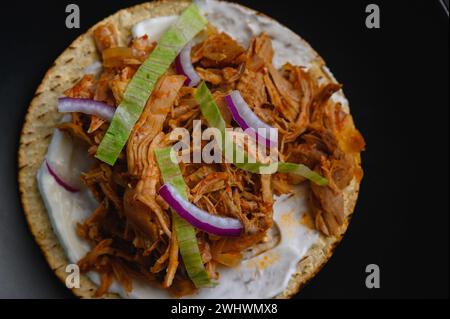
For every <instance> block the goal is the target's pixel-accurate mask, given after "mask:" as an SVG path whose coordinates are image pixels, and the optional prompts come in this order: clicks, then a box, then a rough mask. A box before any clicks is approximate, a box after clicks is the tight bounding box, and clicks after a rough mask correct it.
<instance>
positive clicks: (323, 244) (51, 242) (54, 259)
mask: <svg viewBox="0 0 450 319" xmlns="http://www.w3.org/2000/svg"><path fill="white" fill-rule="evenodd" d="M188 4H189V1H187V0H167V1H157V2H148V3H143V4H140V5H137V6H134V7H131V8H128V9H124V10H121V11H119V12H117V13H115V14H114V15H112V16H110V17H108V18H106V19H104V20H103V21H101V22H99V23H98V24H97V25H95V26H93V27H92V28H91V29H89V30H88V31H87V32H86V33H85V34H83V35H81V36H80V37H78V38H77V39H76V40H75V41H74V42H73V43H72V44H71V45H70V46H69V47H68V48H67V49H66V50H65V51H64V52H63V53H62V54H61V55H60V56H59V57H58V58H57V59H56V61H55V63H54V65H53V66H52V67H51V68H50V69H49V70H48V71H47V73H46V74H45V76H44V79H43V80H42V83H41V84H40V85H39V87H38V89H37V90H36V93H35V96H34V98H33V100H32V102H31V104H30V106H29V109H28V112H27V115H26V117H25V122H24V126H23V129H22V132H21V137H20V146H19V151H18V162H19V172H18V180H19V191H20V196H21V201H22V206H23V210H24V213H25V216H26V219H27V222H28V226H29V229H30V231H31V233H32V235H33V236H34V238H35V240H36V243H37V244H38V245H39V247H40V248H41V250H42V251H43V253H44V256H45V258H46V260H47V262H48V264H49V266H50V267H51V269H52V270H53V271H54V272H55V274H56V276H57V277H58V278H59V279H60V280H61V281H62V282H63V283H64V282H65V278H66V272H65V267H66V265H67V264H68V263H69V261H68V259H67V257H66V255H65V252H64V250H63V248H62V247H61V246H60V244H59V242H58V239H57V237H56V235H55V234H54V232H53V230H52V226H51V223H50V220H49V217H48V215H47V212H46V209H45V207H44V204H43V202H42V200H41V197H40V193H39V191H38V188H37V181H36V173H37V171H38V169H39V166H40V165H41V163H42V161H43V160H44V157H45V154H46V151H47V147H48V144H49V141H50V138H51V135H52V131H53V129H54V127H55V125H56V123H57V122H58V121H59V119H60V114H58V112H57V111H56V101H57V98H58V97H59V96H61V95H62V93H63V91H64V90H65V89H67V88H69V87H70V86H72V85H73V83H75V82H76V81H77V80H78V79H79V78H80V77H81V76H82V74H83V70H84V68H85V67H86V66H88V65H90V64H92V63H93V62H94V61H96V60H98V56H97V53H96V49H95V44H94V42H93V40H92V36H91V35H92V32H93V30H94V28H95V27H97V26H98V25H100V24H102V23H105V22H112V23H114V24H115V25H116V26H117V27H118V29H119V37H120V41H121V42H122V43H125V41H126V40H127V39H128V37H129V36H130V29H131V26H132V25H133V24H134V23H135V22H137V21H140V20H143V19H146V18H150V17H155V16H162V15H172V14H178V13H180V12H181V11H182V10H183V9H184V8H185V7H186V6H187V5H188ZM302 41H303V40H302ZM311 50H312V49H311ZM358 189H359V184H358V183H357V182H356V181H354V182H353V183H352V184H351V185H350V186H349V187H348V188H347V189H346V191H345V198H346V213H347V214H346V215H347V223H346V224H345V225H344V226H343V227H342V232H341V235H340V236H338V237H328V238H324V237H321V239H320V241H319V242H318V243H317V244H315V245H314V246H313V247H312V248H311V249H310V250H309V251H308V253H307V256H306V257H305V258H304V259H303V260H302V261H301V262H300V263H299V265H298V267H297V272H296V273H295V274H294V276H293V277H292V279H291V281H290V283H289V286H288V288H287V289H286V290H285V291H284V292H283V293H282V294H280V295H279V296H277V298H290V297H292V296H293V295H294V294H296V293H297V292H298V291H299V290H300V288H301V287H302V286H304V285H305V284H306V283H307V282H308V281H309V280H310V279H311V278H312V277H314V275H315V274H316V273H317V272H318V271H319V270H320V269H321V268H322V267H323V266H324V264H325V263H326V262H327V261H328V259H329V258H330V257H331V255H332V253H333V251H334V248H335V247H336V246H337V244H338V243H339V242H340V241H341V239H342V236H343V234H344V233H345V231H346V229H347V226H348V222H349V220H350V215H351V213H352V212H353V209H354V206H355V203H356V198H357V196H358ZM96 288H97V287H96V285H95V284H94V283H93V282H92V281H91V280H90V279H88V278H87V277H86V276H85V275H82V276H81V287H80V288H79V289H72V292H73V293H74V294H75V295H76V296H78V297H80V298H93V297H94V293H95V290H96ZM104 298H118V295H116V294H107V295H105V296H104Z"/></svg>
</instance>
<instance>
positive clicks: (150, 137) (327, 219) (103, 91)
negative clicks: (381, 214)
mask: <svg viewBox="0 0 450 319" xmlns="http://www.w3.org/2000/svg"><path fill="white" fill-rule="evenodd" d="M203 36H204V40H203V41H202V42H200V43H198V44H197V45H195V46H194V48H193V49H192V53H191V60H192V63H193V65H194V68H195V70H196V71H197V72H198V74H199V75H200V77H201V78H202V79H203V80H205V81H206V82H207V83H208V85H209V86H210V89H211V91H212V93H213V97H214V99H215V100H216V102H217V104H218V106H219V109H220V111H221V113H222V116H223V117H224V120H225V122H226V125H227V126H228V127H232V126H235V123H234V122H233V119H232V115H231V112H230V111H229V109H228V107H227V105H226V102H225V100H224V96H225V95H226V94H228V93H229V92H230V90H235V89H237V90H239V91H240V93H241V95H242V96H243V98H244V99H245V101H246V102H247V103H248V104H249V106H250V107H251V108H252V110H253V111H254V112H255V114H256V115H257V116H259V117H260V118H261V120H263V121H265V122H266V123H267V124H269V125H271V126H273V127H276V128H277V129H278V130H279V135H280V141H281V143H280V146H279V149H278V154H279V157H280V159H281V160H282V161H289V162H294V163H301V164H304V165H307V166H308V167H310V168H311V169H313V170H315V171H316V172H318V173H320V174H321V175H323V176H324V177H326V178H327V179H328V180H329V184H328V186H326V187H323V186H317V185H315V184H313V183H311V182H308V181H306V180H305V178H303V177H299V176H297V175H293V174H279V173H277V174H274V175H257V174H252V173H249V172H246V171H243V170H240V169H238V168H236V167H235V166H234V165H232V164H189V163H182V164H181V165H180V168H181V171H182V174H183V176H184V179H185V182H186V185H187V194H188V199H189V201H190V202H192V203H194V204H195V205H197V206H198V207H199V208H201V209H203V210H205V211H207V212H209V213H210V214H213V215H218V216H224V217H231V218H236V219H238V220H240V221H241V223H242V225H243V228H244V230H243V233H242V235H241V237H239V238H220V237H216V236H212V235H209V234H207V233H205V232H203V231H201V230H197V242H198V246H199V249H200V254H201V259H202V262H203V264H204V266H205V269H206V271H207V273H208V274H209V276H210V278H212V279H217V278H219V274H218V269H217V266H218V265H221V266H225V267H235V266H237V265H238V264H239V262H240V261H241V259H242V258H243V254H244V251H245V250H246V249H248V248H250V247H253V246H255V245H260V244H261V243H263V242H264V241H265V240H266V239H267V234H268V231H269V230H271V229H272V227H273V216H272V211H273V204H274V195H282V194H289V193H291V192H292V191H293V190H294V187H295V185H298V184H301V183H309V185H310V193H309V198H310V202H311V209H312V212H311V216H312V217H313V220H314V225H315V228H316V229H317V230H318V231H320V232H322V234H324V235H325V236H333V235H334V236H337V235H339V234H340V231H341V228H342V226H343V225H344V224H345V222H346V216H345V207H344V204H345V201H344V195H343V194H344V190H345V189H346V188H347V187H348V185H350V183H351V182H352V180H353V179H355V178H356V179H357V180H360V179H361V178H362V169H361V167H360V153H361V151H363V150H364V147H365V142H364V139H363V137H362V135H361V134H360V133H359V131H358V130H356V128H355V126H354V123H353V119H352V117H351V116H350V115H349V114H348V113H346V112H345V108H344V106H342V105H341V104H340V103H338V102H335V101H334V100H333V95H334V94H335V93H336V92H338V91H339V90H340V89H341V86H340V85H339V84H336V83H335V82H334V81H333V79H332V78H331V77H330V76H328V75H327V72H326V71H324V68H323V66H324V65H323V64H321V63H318V64H317V66H316V65H314V66H309V67H308V68H307V67H306V66H295V65H291V64H289V63H288V64H286V65H284V66H283V67H282V68H281V69H279V70H278V69H276V68H275V67H274V66H273V63H272V60H273V57H274V54H275V52H274V49H273V47H272V40H271V39H270V37H269V36H268V35H267V34H264V33H263V34H261V35H260V36H257V37H255V38H254V39H253V40H252V41H251V44H250V47H249V48H248V49H247V50H245V49H244V48H243V47H242V46H241V45H239V44H238V43H237V42H236V41H235V40H234V39H232V38H231V37H230V36H228V35H227V34H225V33H219V32H217V30H215V29H214V28H212V27H209V28H208V29H207V31H206V32H204V34H203ZM94 40H95V43H96V45H97V48H98V50H99V52H100V53H101V55H102V56H103V57H104V58H105V60H103V67H104V68H103V71H102V73H101V74H100V75H99V77H98V78H97V79H96V78H95V77H94V76H92V75H86V76H84V77H83V78H82V79H80V80H79V81H78V82H77V83H76V84H75V85H74V86H73V87H72V88H71V89H69V90H67V91H66V92H65V94H66V96H69V97H75V98H91V99H92V98H93V99H95V100H98V101H102V102H105V103H107V104H109V105H111V106H113V107H117V106H118V105H119V104H120V103H121V101H122V99H123V95H124V92H125V91H126V88H127V85H128V83H129V81H130V80H131V78H132V77H133V75H134V74H135V72H136V70H137V68H138V67H139V65H140V64H141V63H142V62H143V61H144V60H145V58H146V57H147V56H148V55H149V54H150V53H151V52H152V51H153V49H154V48H155V45H156V43H154V42H152V41H151V39H149V38H148V37H146V36H144V37H141V38H137V39H133V40H132V41H130V43H129V45H128V46H127V47H120V46H119V44H118V39H117V32H116V30H115V27H114V26H113V25H112V24H105V25H101V26H100V27H98V28H97V29H95V30H94ZM319 62H320V61H319ZM173 74H175V72H174V70H173V69H170V70H169V71H168V72H167V73H166V74H165V75H164V76H163V77H162V78H160V79H159V81H158V83H157V84H156V86H155V88H154V91H153V92H152V95H151V97H150V98H149V100H148V102H147V104H146V106H145V108H144V111H143V113H142V115H141V116H140V118H139V120H138V122H137V123H136V125H135V126H134V128H133V131H132V133H131V135H130V138H129V140H128V143H127V145H126V149H125V150H124V152H123V154H121V156H120V157H119V160H118V161H117V163H116V164H115V165H114V166H113V167H110V166H108V165H106V164H103V163H101V162H97V164H96V165H95V166H94V167H93V168H92V169H91V170H89V171H87V172H85V173H84V174H83V175H82V181H83V182H84V183H85V185H86V186H87V188H88V189H89V190H90V191H91V192H92V194H93V195H94V197H95V198H96V199H97V201H98V202H99V206H98V208H97V209H96V210H95V211H94V212H93V213H92V215H91V216H90V217H89V218H87V219H86V220H85V221H84V222H83V223H80V224H79V225H77V233H78V235H79V236H80V237H82V238H84V239H86V240H87V241H89V242H90V243H91V245H92V249H91V251H90V252H89V253H88V254H87V255H86V256H85V257H84V258H82V259H81V260H80V261H79V265H80V269H81V271H82V272H86V271H91V270H94V271H97V272H99V273H100V279H101V284H100V286H99V288H98V290H97V292H96V296H101V295H103V294H104V293H106V292H107V291H108V289H109V287H110V285H111V284H112V282H113V280H116V281H117V282H118V283H119V284H121V286H122V287H124V289H125V291H131V290H132V278H133V277H138V278H140V279H141V280H142V279H143V280H147V281H157V282H158V283H160V285H161V286H162V287H163V288H167V289H168V290H169V291H170V292H171V293H173V294H174V295H176V296H183V295H186V294H191V293H193V292H194V291H195V286H194V285H193V283H192V281H191V280H190V279H189V277H188V275H187V272H186V268H185V265H184V263H183V261H182V260H181V257H180V253H179V243H178V239H177V234H176V230H175V229H174V223H173V222H172V218H173V215H172V212H171V211H170V210H169V206H168V204H167V203H166V202H165V201H164V200H163V199H162V198H161V197H160V196H159V195H158V192H157V190H158V189H159V187H160V186H161V184H162V183H163V181H162V177H161V173H160V171H159V167H158V165H157V162H156V159H155V155H154V150H155V149H157V148H160V147H166V146H169V145H171V144H172V143H173V142H171V141H169V139H168V136H169V134H170V132H171V131H172V130H173V129H175V128H179V127H182V128H186V129H187V130H188V131H189V132H190V133H191V134H192V132H193V129H194V121H195V120H199V119H201V118H202V116H201V112H200V108H199V105H198V104H197V102H196V100H195V97H194V94H195V89H194V88H190V87H186V86H184V83H185V79H186V78H185V77H184V76H181V75H173ZM203 124H204V123H203ZM59 128H60V129H62V130H65V131H67V132H69V133H70V134H71V135H72V136H74V137H76V138H78V139H81V140H83V141H85V142H86V143H88V144H89V145H90V149H89V154H90V155H91V156H92V155H93V154H95V152H96V149H97V146H98V145H99V143H100V142H101V140H102V138H103V136H104V134H105V132H106V130H107V128H108V123H105V122H104V121H103V120H101V119H99V118H96V117H95V116H86V115H84V114H80V113H74V114H72V120H71V121H70V122H68V123H64V124H61V125H60V126H59ZM245 137H246V136H244V135H243V133H242V134H241V133H236V139H237V140H239V141H241V140H242V141H243V144H242V145H243V149H244V151H246V152H247V153H251V152H252V151H251V149H252V148H251V147H249V146H251V143H253V141H248V139H246V138H245ZM188 155H189V156H191V155H192V154H188ZM249 155H251V156H253V157H255V158H257V159H258V160H259V161H262V162H264V161H265V160H266V157H265V155H264V154H260V153H251V154H249ZM267 161H268V162H270V159H267ZM299 222H300V221H299ZM269 233H270V232H269Z"/></svg>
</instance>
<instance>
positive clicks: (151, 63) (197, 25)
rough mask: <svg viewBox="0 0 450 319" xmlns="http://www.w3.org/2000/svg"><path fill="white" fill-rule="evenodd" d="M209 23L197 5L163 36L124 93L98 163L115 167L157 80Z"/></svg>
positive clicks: (182, 15) (101, 145)
mask: <svg viewBox="0 0 450 319" xmlns="http://www.w3.org/2000/svg"><path fill="white" fill-rule="evenodd" d="M207 23H208V21H207V20H206V18H205V17H203V15H202V14H201V12H200V11H199V9H198V8H197V6H196V5H195V4H192V5H190V6H189V7H188V8H187V9H186V10H185V11H184V12H183V13H182V14H181V16H180V18H179V19H178V20H177V21H176V22H175V24H173V25H172V26H171V27H170V29H169V30H168V31H167V32H166V33H165V34H164V35H163V37H162V38H161V40H160V41H159V43H158V45H157V47H156V48H155V50H153V52H152V53H151V54H150V56H149V57H148V58H147V60H145V62H144V63H143V64H142V65H141V66H140V68H139V69H138V71H137V72H136V74H135V75H134V76H133V78H132V79H131V81H130V83H129V84H128V87H127V89H126V91H125V94H124V98H123V101H122V103H120V105H119V107H118V108H117V110H116V112H115V115H114V118H113V120H112V122H111V124H110V126H109V128H108V131H107V132H106V134H105V137H104V138H103V140H102V142H101V143H100V145H99V148H98V150H97V154H96V155H95V156H96V157H97V158H98V159H99V160H101V161H103V162H105V163H108V164H109V165H114V164H115V162H116V160H117V158H118V157H119V155H120V153H121V152H122V149H123V147H124V146H125V144H126V142H127V140H128V138H129V136H130V134H131V131H132V130H133V127H134V125H135V124H136V122H137V120H138V119H139V117H140V116H141V114H142V111H143V110H144V107H145V105H146V103H147V100H148V99H149V97H150V95H151V94H152V92H153V89H154V88H155V85H156V82H157V81H158V79H159V78H160V77H161V76H162V75H163V74H164V73H165V72H166V71H167V70H168V69H169V67H170V65H171V64H172V62H173V61H174V60H175V58H176V57H177V55H178V54H179V53H180V51H181V50H182V49H183V48H184V47H185V46H186V44H187V43H188V42H189V41H191V40H192V38H193V37H194V36H195V35H196V34H197V33H199V32H200V31H201V30H202V29H203V28H204V27H205V26H206V24H207Z"/></svg>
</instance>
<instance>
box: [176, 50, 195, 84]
mask: <svg viewBox="0 0 450 319" xmlns="http://www.w3.org/2000/svg"><path fill="white" fill-rule="evenodd" d="M192 46H193V45H192V43H190V44H188V45H186V46H185V47H184V49H183V50H181V52H180V54H179V55H178V56H177V58H176V60H175V69H176V70H177V73H178V74H182V75H184V76H186V77H187V79H186V82H185V83H184V85H186V86H189V87H194V86H197V85H198V84H199V83H200V81H201V78H200V76H199V75H198V74H197V72H196V71H195V69H194V66H193V65H192V62H191V49H192Z"/></svg>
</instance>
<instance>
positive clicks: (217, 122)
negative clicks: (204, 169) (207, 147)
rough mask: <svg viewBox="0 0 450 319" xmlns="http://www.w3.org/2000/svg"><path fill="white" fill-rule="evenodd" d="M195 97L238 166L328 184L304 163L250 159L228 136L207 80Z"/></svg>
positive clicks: (318, 183)
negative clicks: (240, 159) (241, 160)
mask: <svg viewBox="0 0 450 319" xmlns="http://www.w3.org/2000/svg"><path fill="white" fill-rule="evenodd" d="M195 99H196V101H197V103H198V104H199V105H200V110H201V112H202V115H203V116H204V117H205V119H206V120H207V121H208V124H209V126H210V127H214V128H216V129H218V130H219V131H220V133H221V134H222V137H225V138H223V141H222V145H221V146H222V150H232V153H231V152H230V153H231V154H232V156H233V158H231V157H230V158H228V157H229V154H228V152H227V151H225V157H226V159H227V160H228V161H229V162H231V163H233V164H234V165H235V166H236V167H237V168H240V169H242V170H245V171H248V172H251V173H255V174H274V173H276V172H279V173H292V174H297V175H300V176H303V177H305V178H306V179H309V180H310V181H312V182H313V183H315V184H317V185H320V186H326V185H328V180H327V179H326V178H324V177H322V176H320V174H318V173H316V172H314V171H313V170H311V169H309V168H308V167H307V166H305V165H302V164H295V163H283V162H277V163H272V164H262V163H258V162H257V161H256V160H254V159H252V160H250V158H249V157H248V155H247V154H246V153H245V152H244V151H243V150H242V149H241V148H239V147H237V146H236V145H235V144H234V143H233V140H232V139H231V138H227V134H228V133H227V132H226V123H225V120H224V119H223V117H222V114H221V113H220V109H219V107H218V106H217V103H216V102H215V100H214V98H213V96H212V94H211V91H210V90H209V89H208V87H207V85H206V83H205V82H203V83H202V84H200V86H199V87H198V88H197V90H196V92H195ZM227 155H228V156H227ZM235 158H243V159H244V161H243V163H237V162H236V161H235V160H234V159H235Z"/></svg>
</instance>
